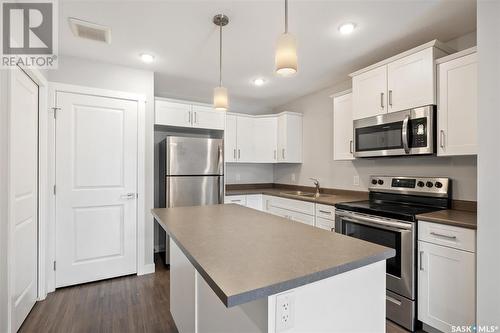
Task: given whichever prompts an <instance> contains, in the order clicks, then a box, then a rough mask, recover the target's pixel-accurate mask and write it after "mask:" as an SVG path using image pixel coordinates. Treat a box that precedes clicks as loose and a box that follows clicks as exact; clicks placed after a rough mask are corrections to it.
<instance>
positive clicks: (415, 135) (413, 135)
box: [408, 118, 427, 148]
mask: <svg viewBox="0 0 500 333" xmlns="http://www.w3.org/2000/svg"><path fill="white" fill-rule="evenodd" d="M408 127H409V129H410V138H409V141H410V147H412V148H420V147H427V118H418V119H410V121H409V124H408Z"/></svg>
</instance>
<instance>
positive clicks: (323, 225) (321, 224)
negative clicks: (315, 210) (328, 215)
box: [315, 216, 335, 231]
mask: <svg viewBox="0 0 500 333" xmlns="http://www.w3.org/2000/svg"><path fill="white" fill-rule="evenodd" d="M315 226H316V227H318V228H320V229H324V230H328V231H335V221H332V220H328V219H325V218H323V217H318V216H316V223H315Z"/></svg>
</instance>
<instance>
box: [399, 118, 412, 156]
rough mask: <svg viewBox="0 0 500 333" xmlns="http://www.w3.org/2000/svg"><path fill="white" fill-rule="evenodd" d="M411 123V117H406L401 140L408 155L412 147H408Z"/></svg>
mask: <svg viewBox="0 0 500 333" xmlns="http://www.w3.org/2000/svg"><path fill="white" fill-rule="evenodd" d="M409 121H410V116H409V115H406V117H405V119H404V120H403V128H402V129H401V139H402V141H403V149H404V150H405V153H406V154H409V153H410V146H409V145H408V122H409Z"/></svg>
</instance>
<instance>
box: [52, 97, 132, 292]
mask: <svg viewBox="0 0 500 333" xmlns="http://www.w3.org/2000/svg"><path fill="white" fill-rule="evenodd" d="M56 98H57V106H58V107H59V108H60V110H59V111H58V113H57V120H56V170H57V172H56V188H57V193H56V261H57V269H56V287H62V286H67V285H72V284H78V283H84V282H89V281H94V280H100V279H106V278H111V277H115V276H120V275H125V274H132V273H135V272H136V267H137V265H136V224H137V202H136V201H137V200H136V192H137V163H138V161H137V112H138V105H137V102H135V101H127V100H121V99H112V98H107V97H97V96H89V95H80V94H74V93H60V92H58V93H57V96H56Z"/></svg>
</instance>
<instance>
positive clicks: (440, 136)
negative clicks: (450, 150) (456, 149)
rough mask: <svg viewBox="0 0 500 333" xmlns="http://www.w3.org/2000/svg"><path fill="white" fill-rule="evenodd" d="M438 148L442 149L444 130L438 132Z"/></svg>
mask: <svg viewBox="0 0 500 333" xmlns="http://www.w3.org/2000/svg"><path fill="white" fill-rule="evenodd" d="M439 146H441V148H443V149H444V130H441V131H439Z"/></svg>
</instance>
